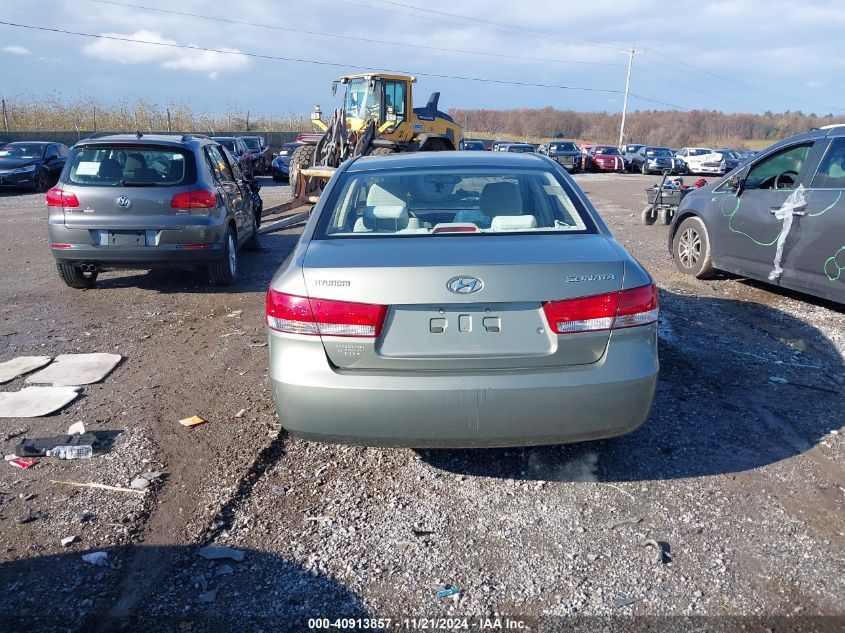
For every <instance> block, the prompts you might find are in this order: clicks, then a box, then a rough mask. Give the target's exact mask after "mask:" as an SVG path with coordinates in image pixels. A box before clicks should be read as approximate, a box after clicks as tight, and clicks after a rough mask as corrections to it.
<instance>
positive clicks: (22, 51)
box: [0, 44, 32, 55]
mask: <svg viewBox="0 0 845 633" xmlns="http://www.w3.org/2000/svg"><path fill="white" fill-rule="evenodd" d="M0 50H2V51H3V52H4V53H10V54H11V55H32V51H30V50H29V49H28V48H24V47H23V46H16V45H14V44H12V45H11V46H4V47H3V48H0Z"/></svg>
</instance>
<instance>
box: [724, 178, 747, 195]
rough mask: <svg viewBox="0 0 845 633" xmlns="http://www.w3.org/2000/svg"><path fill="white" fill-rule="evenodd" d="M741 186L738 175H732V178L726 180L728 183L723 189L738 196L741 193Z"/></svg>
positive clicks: (741, 182) (741, 181) (740, 179)
mask: <svg viewBox="0 0 845 633" xmlns="http://www.w3.org/2000/svg"><path fill="white" fill-rule="evenodd" d="M742 184H743V180H742V178H740V176H739V174H734V175H733V176H731V177H730V178H728V182H727V185H726V186H725V188H726V189H727V190H728V191H734V192H736V195H739V194H740V193H742Z"/></svg>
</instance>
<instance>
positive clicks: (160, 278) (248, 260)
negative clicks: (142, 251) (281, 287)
mask: <svg viewBox="0 0 845 633" xmlns="http://www.w3.org/2000/svg"><path fill="white" fill-rule="evenodd" d="M298 240H299V234H292V233H265V234H264V235H262V236H261V250H257V251H251V250H246V249H241V250H239V251H238V267H239V270H238V281H237V282H236V283H235V284H234V285H232V286H215V285H212V284H211V283H210V282H209V280H208V272H207V271H206V270H204V269H199V270H177V269H168V268H159V269H154V270H143V271H131V270H130V271H126V270H123V271H115V272H105V273H102V274H101V275H100V277H99V279H98V280H97V285H96V286H95V287H94V288H93V289H92V290H87V291H86V292H97V291H107V290H111V289H114V288H141V289H144V290H154V291H156V292H160V293H162V294H180V293H192V294H220V293H226V294H232V293H240V292H259V291H260V292H263V291H265V290H267V286H268V285H269V284H270V279H271V278H272V277H273V273H275V272H276V269H277V268H278V267H279V265H280V264H281V263H282V262H283V261H284V260H285V259H286V258H287V256H288V255H290V254H291V252H292V251H293V249H294V247H295V246H296V243H297V241H298Z"/></svg>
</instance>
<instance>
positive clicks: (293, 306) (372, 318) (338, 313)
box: [267, 288, 387, 338]
mask: <svg viewBox="0 0 845 633" xmlns="http://www.w3.org/2000/svg"><path fill="white" fill-rule="evenodd" d="M386 314H387V306H382V305H373V304H369V303H352V302H349V301H332V300H329V299H315V298H310V299H309V298H308V297H300V296H297V295H289V294H287V293H284V292H277V291H275V290H273V289H272V288H270V289H268V290H267V325H268V326H269V327H270V328H272V329H274V330H278V331H279V332H287V333H288V334H308V335H311V336H316V335H319V334H324V335H326V336H361V337H367V338H375V337H376V336H378V335H379V332H381V327H382V325H383V324H384V317H385V315H386Z"/></svg>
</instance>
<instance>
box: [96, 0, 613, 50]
mask: <svg viewBox="0 0 845 633" xmlns="http://www.w3.org/2000/svg"><path fill="white" fill-rule="evenodd" d="M91 2H96V3H98V4H105V5H110V6H115V7H123V8H127V9H140V10H142V11H152V12H155V13H165V14H169V15H178V16H182V17H190V18H197V19H201V20H208V21H211V22H224V23H228V24H238V25H241V26H250V27H255V28H261V29H268V30H273V31H285V32H288V33H301V34H304V35H314V36H319V37H331V38H335V39H345V40H353V41H357V42H367V43H369V44H387V45H389V46H405V47H409V48H419V49H425V50H431V51H439V52H445V53H461V54H469V55H482V56H485V57H497V58H500V59H515V60H521V61H530V62H554V63H559V64H584V65H589V66H617V67H621V66H622V65H621V64H612V63H609V62H593V61H581V60H574V59H554V58H551V59H550V58H546V57H521V56H518V55H506V54H504V53H492V52H488V51H477V50H469V49H461V48H444V47H441V46H430V45H427V44H412V43H410V42H396V41H391V40H379V39H374V38H368V37H359V36H355V35H343V34H340V33H323V32H320V31H309V30H307V29H299V28H293V27H287V26H278V25H275V24H262V23H259V22H247V21H245V20H235V19H233V18H221V17H215V16H210V15H200V14H198V13H189V12H187V11H176V10H174V9H159V8H156V7H147V6H143V5H140V4H131V3H128V2H115V1H113V0H91Z"/></svg>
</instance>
